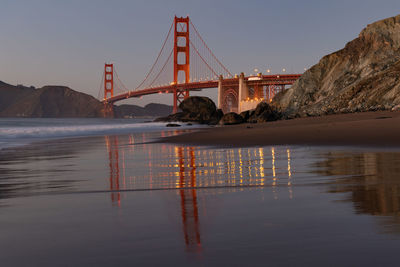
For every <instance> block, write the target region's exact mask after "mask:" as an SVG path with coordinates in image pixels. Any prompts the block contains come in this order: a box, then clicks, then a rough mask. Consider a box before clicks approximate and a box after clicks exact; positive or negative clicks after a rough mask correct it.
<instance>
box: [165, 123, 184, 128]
mask: <svg viewBox="0 0 400 267" xmlns="http://www.w3.org/2000/svg"><path fill="white" fill-rule="evenodd" d="M165 127H181V125H180V124H176V123H168V124H167V125H165Z"/></svg>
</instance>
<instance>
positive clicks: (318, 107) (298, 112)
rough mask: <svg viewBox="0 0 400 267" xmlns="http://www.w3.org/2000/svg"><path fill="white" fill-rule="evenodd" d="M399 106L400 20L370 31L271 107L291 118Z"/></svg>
mask: <svg viewBox="0 0 400 267" xmlns="http://www.w3.org/2000/svg"><path fill="white" fill-rule="evenodd" d="M399 104H400V15H398V16H396V17H392V18H388V19H385V20H381V21H378V22H375V23H373V24H370V25H368V26H367V27H366V28H365V29H364V30H363V31H362V32H361V33H360V35H359V37H358V38H356V39H355V40H353V41H351V42H349V43H348V44H347V45H346V46H345V48H343V49H342V50H340V51H337V52H335V53H332V54H330V55H327V56H325V57H323V58H322V59H321V60H320V62H319V63H318V64H316V65H315V66H313V67H312V68H310V69H309V70H308V71H306V72H305V73H304V74H303V75H302V76H301V77H300V78H299V80H298V81H296V83H295V84H294V85H293V86H292V88H290V89H288V90H286V91H285V92H282V93H280V94H278V95H277V96H276V97H275V99H274V101H273V105H275V106H277V107H279V108H281V109H282V110H285V113H286V116H287V117H289V118H290V117H295V116H319V115H325V114H332V113H348V112H358V111H370V110H383V109H385V110H390V109H393V108H395V107H396V106H398V105H399Z"/></svg>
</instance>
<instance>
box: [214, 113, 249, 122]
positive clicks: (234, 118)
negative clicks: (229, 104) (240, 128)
mask: <svg viewBox="0 0 400 267" xmlns="http://www.w3.org/2000/svg"><path fill="white" fill-rule="evenodd" d="M243 122H245V120H244V119H243V117H242V116H240V115H239V114H237V113H234V112H230V113H226V114H225V115H224V116H223V117H222V118H221V120H220V121H219V124H221V125H234V124H240V123H243Z"/></svg>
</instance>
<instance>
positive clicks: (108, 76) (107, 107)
mask: <svg viewBox="0 0 400 267" xmlns="http://www.w3.org/2000/svg"><path fill="white" fill-rule="evenodd" d="M113 96H114V64H107V63H105V64H104V100H106V99H107V98H109V97H113ZM104 116H105V117H113V104H112V103H108V102H107V101H104Z"/></svg>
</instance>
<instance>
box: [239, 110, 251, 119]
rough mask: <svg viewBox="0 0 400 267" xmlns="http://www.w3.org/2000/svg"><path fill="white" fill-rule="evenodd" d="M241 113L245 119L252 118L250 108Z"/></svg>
mask: <svg viewBox="0 0 400 267" xmlns="http://www.w3.org/2000/svg"><path fill="white" fill-rule="evenodd" d="M239 115H240V116H241V117H242V118H243V121H248V120H249V118H250V110H246V111H243V112H241V113H240V114H239Z"/></svg>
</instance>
